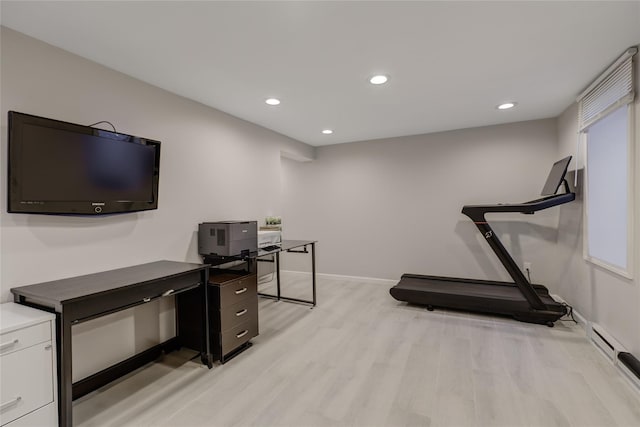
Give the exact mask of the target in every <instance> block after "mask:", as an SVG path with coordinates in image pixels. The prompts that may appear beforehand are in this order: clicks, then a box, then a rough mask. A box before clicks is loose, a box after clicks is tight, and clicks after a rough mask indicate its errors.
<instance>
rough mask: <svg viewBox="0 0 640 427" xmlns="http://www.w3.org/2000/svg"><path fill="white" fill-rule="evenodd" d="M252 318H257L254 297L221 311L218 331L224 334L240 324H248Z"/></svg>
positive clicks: (256, 305)
mask: <svg viewBox="0 0 640 427" xmlns="http://www.w3.org/2000/svg"><path fill="white" fill-rule="evenodd" d="M254 318H255V319H257V318H258V298H257V296H256V295H253V296H252V297H250V298H246V299H243V300H242V301H240V302H238V303H236V304H233V305H230V306H228V307H225V308H223V309H221V310H220V330H221V331H223V332H224V331H226V330H227V329H230V328H233V327H234V326H237V325H239V324H241V323H245V322H250V321H252V320H253V319H254Z"/></svg>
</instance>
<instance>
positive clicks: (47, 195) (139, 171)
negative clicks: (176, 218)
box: [7, 111, 160, 215]
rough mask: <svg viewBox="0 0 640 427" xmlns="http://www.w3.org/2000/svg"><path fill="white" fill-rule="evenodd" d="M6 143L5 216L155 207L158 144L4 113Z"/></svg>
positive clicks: (80, 213)
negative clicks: (6, 205)
mask: <svg viewBox="0 0 640 427" xmlns="http://www.w3.org/2000/svg"><path fill="white" fill-rule="evenodd" d="M8 142H9V144H8V145H9V155H8V171H9V179H8V187H9V188H8V209H7V210H8V211H9V212H11V213H38V214H68V215H100V214H112V213H122V212H136V211H144V210H149V209H157V208H158V181H159V172H160V142H159V141H154V140H151V139H146V138H140V137H137V136H131V135H126V134H122V133H117V132H112V131H107V130H102V129H97V128H94V127H90V126H83V125H78V124H73V123H67V122H62V121H58V120H52V119H47V118H44V117H37V116H32V115H29V114H23V113H18V112H15V111H10V112H9V139H8Z"/></svg>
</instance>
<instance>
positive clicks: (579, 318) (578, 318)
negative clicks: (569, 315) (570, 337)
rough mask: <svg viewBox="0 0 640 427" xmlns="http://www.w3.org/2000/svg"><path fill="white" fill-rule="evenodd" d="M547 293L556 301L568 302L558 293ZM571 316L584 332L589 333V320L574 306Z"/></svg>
mask: <svg viewBox="0 0 640 427" xmlns="http://www.w3.org/2000/svg"><path fill="white" fill-rule="evenodd" d="M549 295H551V298H553V299H554V300H556V301H558V302H563V303H565V304H569V303H568V302H567V301H565V300H564V298H562V297H561V296H560V295H556V294H549ZM573 317H574V318H575V319H576V321H577V322H578V325H580V326H581V327H582V329H583V330H584V331H585V334H587V335H589V332H590V326H589V321H588V320H587V319H586V318H585V317H584V316H583V315H582V314H580V312H579V311H578V310H576V309H575V308H574V309H573Z"/></svg>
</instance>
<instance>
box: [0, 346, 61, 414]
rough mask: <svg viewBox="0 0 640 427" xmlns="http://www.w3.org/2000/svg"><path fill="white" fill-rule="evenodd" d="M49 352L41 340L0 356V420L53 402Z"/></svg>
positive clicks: (50, 352) (51, 350)
mask: <svg viewBox="0 0 640 427" xmlns="http://www.w3.org/2000/svg"><path fill="white" fill-rule="evenodd" d="M53 352H54V349H53V347H52V345H51V343H50V342H45V343H40V344H36V345H34V346H32V347H29V348H25V349H23V350H21V351H14V352H12V353H8V354H4V355H2V356H0V364H1V365H2V369H1V370H0V399H2V400H1V401H0V424H6V423H8V422H10V421H13V420H15V419H16V418H19V417H21V416H23V415H25V414H27V413H29V412H32V411H34V410H36V409H38V408H41V407H43V406H45V405H46V404H48V403H50V402H53V360H54V359H53V358H54V354H53Z"/></svg>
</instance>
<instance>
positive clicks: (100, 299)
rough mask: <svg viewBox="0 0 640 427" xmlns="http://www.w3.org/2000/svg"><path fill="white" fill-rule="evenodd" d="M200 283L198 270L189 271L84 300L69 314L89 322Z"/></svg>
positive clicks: (76, 318) (185, 289)
mask: <svg viewBox="0 0 640 427" xmlns="http://www.w3.org/2000/svg"><path fill="white" fill-rule="evenodd" d="M201 283H202V276H201V274H200V270H196V271H190V272H187V273H183V274H180V275H177V276H171V277H163V278H161V279H157V280H153V281H149V282H144V283H142V282H141V283H140V284H136V285H135V286H126V287H121V288H118V289H114V290H113V291H112V292H107V293H98V294H94V295H91V296H89V297H87V298H85V299H84V300H83V301H82V302H81V303H79V304H77V305H74V306H73V309H72V310H70V312H72V313H73V319H72V320H82V321H85V320H89V319H91V318H95V317H98V316H102V315H104V314H107V313H111V312H114V311H118V310H123V309H125V308H129V307H134V306H136V305H139V304H144V303H146V302H149V301H151V300H154V299H156V298H162V297H165V296H170V295H175V294H178V293H180V292H184V291H187V290H190V289H192V288H195V287H198V286H199V285H200V284H201Z"/></svg>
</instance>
